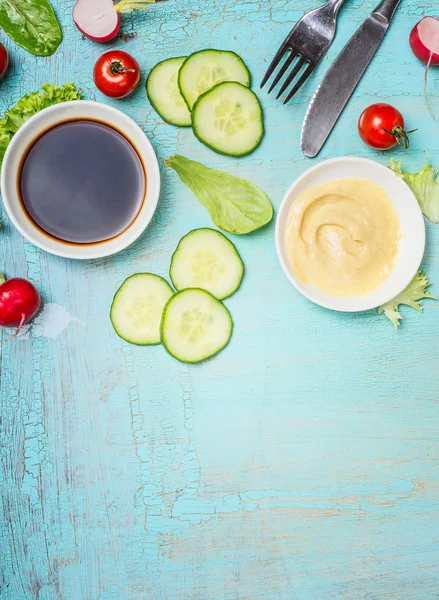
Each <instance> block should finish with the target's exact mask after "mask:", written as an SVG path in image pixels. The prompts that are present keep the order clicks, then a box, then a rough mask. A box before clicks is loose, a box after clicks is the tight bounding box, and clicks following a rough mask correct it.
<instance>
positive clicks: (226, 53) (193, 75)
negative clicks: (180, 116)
mask: <svg viewBox="0 0 439 600" xmlns="http://www.w3.org/2000/svg"><path fill="white" fill-rule="evenodd" d="M222 81H239V82H240V83H242V84H243V85H246V86H249V85H250V81H251V77H250V71H249V70H248V69H247V67H246V66H245V64H244V61H243V60H242V58H241V57H240V56H238V55H237V54H235V52H231V51H230V50H200V51H199V52H194V53H193V54H191V55H190V56H189V57H188V58H187V59H186V60H185V62H184V63H183V64H182V66H181V69H180V72H179V74H178V85H179V87H180V91H181V94H182V96H183V98H184V99H185V100H186V104H187V106H188V108H189V110H192V108H193V106H194V104H195V102H196V100H197V98H198V97H199V96H201V94H204V92H207V90H210V89H211V88H212V87H213V86H215V85H217V84H218V83H221V82H222Z"/></svg>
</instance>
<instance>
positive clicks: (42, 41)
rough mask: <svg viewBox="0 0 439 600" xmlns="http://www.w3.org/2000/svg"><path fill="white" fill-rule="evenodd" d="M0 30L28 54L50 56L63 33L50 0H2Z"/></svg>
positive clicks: (0, 5) (0, 0)
mask: <svg viewBox="0 0 439 600" xmlns="http://www.w3.org/2000/svg"><path fill="white" fill-rule="evenodd" d="M0 27H1V28H2V29H3V30H4V31H5V33H7V34H8V36H9V37H10V38H11V39H13V40H14V42H15V43H17V44H18V45H19V46H22V47H23V48H24V49H25V50H27V51H28V52H31V53H32V54H36V55H37V56H50V55H51V54H53V53H54V52H55V50H56V49H57V48H58V46H59V45H60V43H61V41H62V32H61V29H60V26H59V24H58V21H57V18H56V16H55V13H54V12H53V9H52V7H51V5H50V4H49V2H48V0H0Z"/></svg>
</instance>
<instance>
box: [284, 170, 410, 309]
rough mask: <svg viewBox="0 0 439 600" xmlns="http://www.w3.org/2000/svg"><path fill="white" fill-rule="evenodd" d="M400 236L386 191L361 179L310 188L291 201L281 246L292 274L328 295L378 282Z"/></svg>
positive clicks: (355, 292) (361, 291) (356, 291)
mask: <svg viewBox="0 0 439 600" xmlns="http://www.w3.org/2000/svg"><path fill="white" fill-rule="evenodd" d="M400 237H401V233H400V223H399V217H398V215H397V213H396V211H395V209H394V207H393V204H392V201H391V199H390V198H389V196H388V194H387V192H386V191H385V190H384V189H383V188H381V187H380V186H378V185H376V184H375V183H372V182H371V181H368V180H367V179H353V178H346V179H336V180H334V181H328V182H327V183H325V184H323V185H320V186H317V187H314V188H310V189H308V190H306V191H305V192H303V193H302V194H300V195H299V196H298V198H297V199H296V200H295V202H294V203H293V205H292V208H291V211H290V214H289V217H288V224H287V230H286V240H285V241H286V248H287V252H288V255H289V260H290V263H291V266H292V268H293V271H294V273H295V274H296V277H297V278H298V279H299V280H300V281H301V282H302V283H306V284H312V285H314V286H315V287H317V288H318V289H320V290H321V291H322V292H324V293H326V294H328V295H330V296H334V297H342V296H362V295H366V294H369V293H371V292H374V291H375V290H377V289H378V288H379V287H380V286H381V285H383V284H384V282H385V281H386V279H387V278H388V277H389V275H390V273H391V272H392V270H393V267H394V263H395V260H396V258H397V255H398V247H399V240H400Z"/></svg>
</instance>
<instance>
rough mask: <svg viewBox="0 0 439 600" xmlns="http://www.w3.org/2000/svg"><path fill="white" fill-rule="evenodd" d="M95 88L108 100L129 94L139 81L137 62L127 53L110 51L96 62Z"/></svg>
mask: <svg viewBox="0 0 439 600" xmlns="http://www.w3.org/2000/svg"><path fill="white" fill-rule="evenodd" d="M93 79H94V82H95V84H96V87H97V88H98V89H99V90H100V91H101V92H102V93H103V94H105V95H106V96H110V98H124V97H125V96H128V95H129V94H131V92H132V91H133V90H134V89H135V88H136V87H137V84H138V83H139V80H140V68H139V64H138V62H137V61H136V60H135V59H134V58H133V57H132V56H131V55H130V54H128V53H127V52H123V51H122V50H110V52H106V53H105V54H103V55H102V56H101V57H100V58H99V59H98V61H97V63H96V64H95V67H94V71H93Z"/></svg>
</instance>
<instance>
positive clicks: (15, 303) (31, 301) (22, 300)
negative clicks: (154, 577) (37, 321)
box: [0, 274, 41, 342]
mask: <svg viewBox="0 0 439 600" xmlns="http://www.w3.org/2000/svg"><path fill="white" fill-rule="evenodd" d="M40 305H41V298H40V294H39V293H38V290H37V288H36V287H35V286H34V285H33V284H32V283H30V281H27V280H26V279H20V278H19V277H15V278H13V279H8V280H7V281H5V279H4V277H3V275H1V274H0V326H1V327H16V328H17V330H16V332H15V333H14V334H13V335H12V336H11V337H10V338H8V339H7V340H0V342H8V341H9V340H11V339H12V338H14V337H15V336H16V335H17V334H18V333H19V331H20V329H21V328H22V327H23V325H24V324H25V323H29V321H30V320H31V319H33V317H34V316H35V315H36V314H37V312H38V309H39V308H40Z"/></svg>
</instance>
